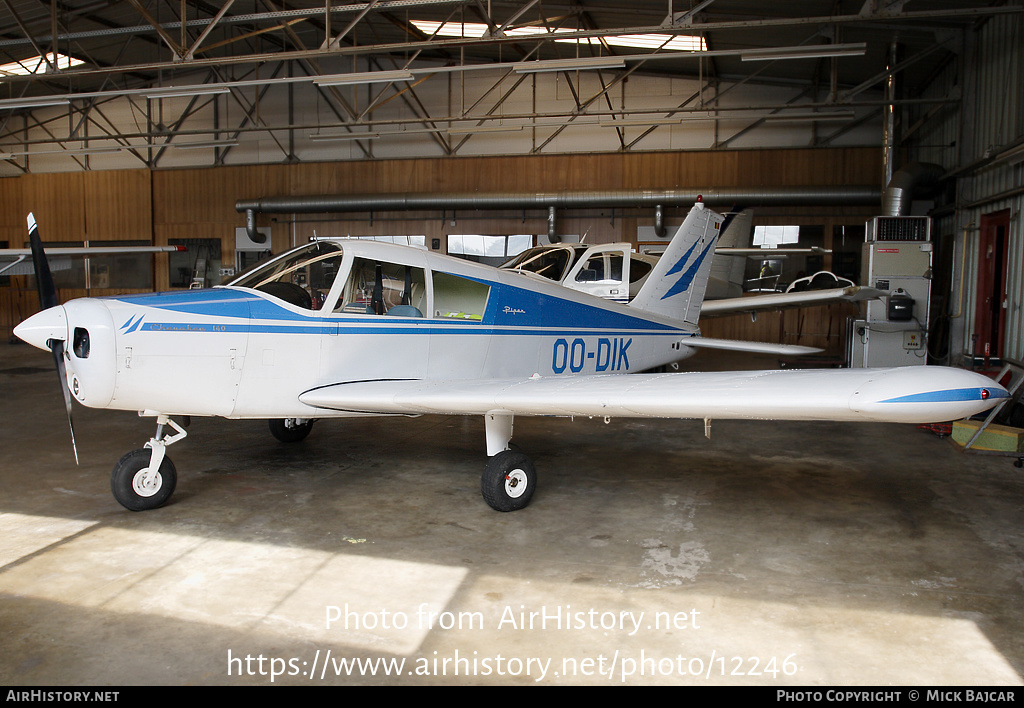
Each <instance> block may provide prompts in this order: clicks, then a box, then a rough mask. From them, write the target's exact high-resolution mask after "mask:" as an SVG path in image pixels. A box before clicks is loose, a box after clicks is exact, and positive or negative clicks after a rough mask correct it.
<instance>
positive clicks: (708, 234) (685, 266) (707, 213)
mask: <svg viewBox="0 0 1024 708" xmlns="http://www.w3.org/2000/svg"><path fill="white" fill-rule="evenodd" d="M723 221H724V219H723V217H722V216H721V215H719V214H716V213H715V212H713V211H711V210H710V209H707V208H705V206H704V204H703V203H702V202H699V201H698V202H697V203H696V204H694V206H693V208H692V209H690V213H689V214H687V215H686V219H685V220H684V221H683V224H682V226H680V227H679V230H678V231H676V235H675V236H673V237H672V242H671V243H669V245H668V248H667V249H666V250H665V253H664V254H663V255H662V256H661V260H659V261H658V264H657V265H656V266H655V267H654V270H653V271H651V274H650V275H649V276H648V278H647V282H646V283H644V286H643V287H642V288H641V289H640V292H639V293H637V295H636V297H635V298H633V301H632V302H631V303H630V306H631V307H635V308H637V309H638V310H644V311H645V312H652V313H654V314H657V315H664V316H665V317H671V318H672V319H675V320H683V321H685V322H689V323H691V324H697V318H698V317H699V315H700V306H701V304H702V303H703V302H704V291H705V290H706V289H707V285H708V276H709V274H710V272H711V261H712V258H713V257H714V255H715V243H716V241H717V240H718V235H719V233H720V229H721V226H722V222H723Z"/></svg>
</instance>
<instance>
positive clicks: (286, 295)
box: [228, 241, 344, 310]
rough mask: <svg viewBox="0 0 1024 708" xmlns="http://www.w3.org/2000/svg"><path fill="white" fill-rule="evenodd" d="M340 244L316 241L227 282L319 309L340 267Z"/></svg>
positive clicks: (305, 306)
mask: <svg viewBox="0 0 1024 708" xmlns="http://www.w3.org/2000/svg"><path fill="white" fill-rule="evenodd" d="M343 255H344V254H343V251H342V248H341V246H340V245H339V244H337V243H334V242H331V241H317V242H315V243H311V244H309V245H308V246H306V247H304V248H301V249H299V250H297V251H292V252H291V253H287V254H285V255H284V256H281V257H280V258H275V259H274V260H272V261H269V262H267V263H265V264H263V265H261V266H259V267H258V268H256V269H255V270H252V271H250V272H248V273H244V274H243V275H241V276H239V277H238V278H236V279H235V280H232V281H231V282H229V283H228V285H233V286H235V287H239V288H252V289H253V290H260V291H262V292H265V293H267V294H269V295H273V296H274V297H277V298H280V299H282V300H284V301H285V302H289V303H291V304H293V305H297V306H299V307H302V308H305V309H307V310H319V309H320V308H321V307H322V306H323V304H324V300H325V298H326V297H327V293H328V292H330V290H331V286H332V285H333V284H334V279H335V278H336V277H337V276H338V272H339V271H340V269H341V259H342V256H343Z"/></svg>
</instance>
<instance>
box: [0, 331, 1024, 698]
mask: <svg viewBox="0 0 1024 708" xmlns="http://www.w3.org/2000/svg"><path fill="white" fill-rule="evenodd" d="M713 361H720V359H718V358H717V355H716V357H715V358H712V359H707V360H705V366H707V365H709V364H710V362H713ZM696 363H697V364H698V365H700V364H701V361H700V360H699V359H698V360H696ZM50 367H51V362H50V360H49V357H48V356H47V355H46V354H43V353H40V352H38V351H35V350H32V349H29V348H28V347H27V346H9V345H0V390H2V393H3V403H2V408H0V430H2V431H3V438H2V441H3V442H2V446H0V447H2V455H3V463H2V465H0V489H2V494H0V636H2V637H3V651H0V683H3V684H6V685H41V684H45V685H64V686H69V685H76V684H77V685H136V684H236V685H240V684H270V683H271V682H273V683H275V684H304V685H309V684H313V685H318V684H367V683H376V684H399V683H401V684H473V683H483V684H509V685H511V684H524V685H529V684H534V683H540V684H591V685H593V684H596V685H605V684H614V685H618V684H621V683H627V684H692V685H706V684H711V685H721V684H733V685H735V684H745V685H767V686H787V685H801V686H806V685H815V686H825V685H856V684H861V685H889V684H896V685H901V684H902V685H907V684H912V685H917V686H935V685H977V684H983V685H1020V684H1021V683H1022V680H1021V677H1022V675H1024V475H1022V473H1021V471H1020V470H1018V469H1016V468H1015V467H1013V466H1012V465H1011V464H1010V460H1009V459H1007V458H1003V457H993V456H980V455H965V454H963V453H961V452H958V451H957V450H955V449H954V448H953V447H952V445H951V443H950V442H949V441H947V440H943V439H939V438H937V437H935V436H933V435H932V434H930V433H926V432H922V431H919V430H917V429H915V428H914V427H913V426H895V425H850V424H827V423H826V424H790V423H754V422H751V423H746V422H742V423H740V422H726V421H723V422H716V423H714V425H713V430H712V439H711V440H710V441H707V440H705V439H704V436H703V433H704V430H703V425H702V423H701V422H699V421H655V422H636V421H625V420H614V421H612V422H611V423H610V424H607V425H606V424H605V423H604V422H603V421H601V420H575V421H571V420H562V419H527V418H521V419H518V420H517V421H516V442H517V443H518V444H519V445H520V446H521V447H522V448H523V449H524V450H525V451H527V452H529V454H531V455H532V456H533V458H534V460H535V463H536V465H537V468H538V471H539V474H540V487H539V488H538V491H537V494H536V496H535V497H534V500H533V503H532V504H531V506H530V507H528V508H527V509H525V510H523V511H520V512H516V513H512V514H500V513H497V512H494V511H492V510H490V509H489V508H488V507H487V506H486V505H485V504H484V502H483V501H482V500H481V498H480V493H479V481H478V479H479V473H480V471H481V469H482V465H483V461H484V460H483V425H482V421H480V420H476V419H464V418H457V417H452V418H448V417H425V418H418V419H376V420H374V419H362V420H353V421H327V422H321V423H318V424H317V427H316V428H315V429H314V432H313V434H312V435H311V436H310V437H309V438H308V439H307V440H306V441H305V442H303V443H300V444H297V445H291V446H288V445H282V444H280V443H277V442H276V441H275V440H274V439H273V438H272V437H271V436H270V434H269V432H268V431H267V427H266V424H265V423H262V422H251V421H242V422H237V421H235V422H233V421H224V420H215V419H196V420H193V423H192V426H191V428H190V429H189V432H190V437H189V439H188V440H186V441H184V442H182V443H180V444H179V445H177V446H175V447H172V448H171V450H170V456H171V457H172V458H173V460H174V462H175V464H176V466H177V469H178V474H179V480H178V490H177V492H176V494H175V496H174V497H173V498H172V499H171V502H170V503H169V505H168V506H166V507H164V508H162V509H158V510H155V511H149V512H143V513H132V512H129V511H126V510H124V509H122V508H121V507H120V506H119V505H118V504H117V503H116V502H115V501H114V499H113V498H112V497H111V495H110V489H109V473H110V469H111V467H112V466H113V464H114V463H115V462H116V461H117V459H118V458H119V457H120V456H121V455H122V454H123V453H125V452H127V451H129V450H131V449H134V448H137V447H141V445H142V443H144V442H145V441H146V440H147V439H148V438H149V437H150V436H151V435H152V434H153V423H152V421H151V419H140V418H138V417H137V416H135V415H134V414H130V413H119V412H107V411H92V410H86V409H83V408H81V407H76V409H75V416H76V431H77V436H78V448H79V454H80V456H81V465H80V466H78V467H76V466H75V464H74V461H73V458H72V454H71V449H70V443H69V436H68V431H67V426H66V422H65V420H64V413H63V402H62V399H61V396H60V393H59V390H58V387H57V383H56V377H55V375H54V373H53V372H52V370H51V368H50ZM171 383H173V382H171ZM545 615H546V617H545ZM531 619H532V623H533V624H532V628H531V627H530V622H531ZM524 625H525V626H524ZM350 660H360V661H376V660H379V661H377V663H369V664H368V663H363V664H362V665H354V666H353V665H351V664H347V663H345V662H348V661H350ZM374 671H375V672H376V673H375V675H374ZM389 671H390V672H391V675H388V674H387V672H389ZM396 672H397V673H398V674H399V675H397V676H396V675H394V674H395V673H396Z"/></svg>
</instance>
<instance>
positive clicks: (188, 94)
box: [143, 85, 231, 100]
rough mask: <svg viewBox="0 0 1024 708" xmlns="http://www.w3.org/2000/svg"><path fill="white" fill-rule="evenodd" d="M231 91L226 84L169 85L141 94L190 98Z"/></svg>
mask: <svg viewBox="0 0 1024 708" xmlns="http://www.w3.org/2000/svg"><path fill="white" fill-rule="evenodd" d="M229 91H231V89H230V88H228V87H227V86H206V85H203V86H169V87H167V88H166V89H160V88H153V89H149V90H147V91H146V92H145V93H143V95H144V96H145V97H146V98H150V99H154V100H155V99H158V98H192V97H193V96H210V95H213V94H218V93H228V92H229Z"/></svg>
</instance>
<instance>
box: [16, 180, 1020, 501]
mask: <svg viewBox="0 0 1024 708" xmlns="http://www.w3.org/2000/svg"><path fill="white" fill-rule="evenodd" d="M723 221H724V219H723V217H722V216H721V215H719V214H716V213H715V212H713V211H711V210H710V209H707V208H705V206H704V204H703V203H701V202H700V201H699V200H698V202H697V204H695V205H694V207H693V208H692V209H691V210H690V212H689V213H688V215H687V216H686V218H685V220H684V222H683V224H682V225H681V226H680V227H679V230H678V231H677V232H676V234H675V236H674V237H673V239H672V241H671V243H670V245H669V246H668V248H667V250H666V252H665V254H664V255H663V256H662V258H661V259H660V260H659V261H658V264H657V265H656V266H655V267H654V269H653V270H652V272H651V274H650V276H649V277H648V279H647V282H646V283H645V284H644V286H643V288H642V289H641V290H640V292H639V293H637V295H636V297H635V298H633V300H632V301H631V302H630V303H629V304H622V303H616V302H611V301H609V300H606V299H602V298H600V297H597V296H594V295H588V294H586V293H581V292H577V291H574V290H571V289H568V288H565V287H562V286H561V285H558V284H557V283H553V282H543V281H541V280H540V279H537V278H534V277H528V276H526V275H522V274H518V273H516V272H514V271H509V270H498V269H495V268H491V267H488V266H483V265H480V264H476V263H472V262H468V261H465V260H460V259H456V258H452V257H449V256H445V255H441V254H436V253H431V252H429V251H425V250H421V249H417V248H411V247H407V246H396V245H393V244H386V243H379V242H373V241H359V240H337V241H335V240H318V241H314V242H312V243H310V244H307V245H303V246H300V247H298V248H296V249H294V250H291V251H289V252H287V253H285V254H283V255H281V256H279V257H277V258H274V259H273V260H270V261H268V262H266V263H265V264H262V265H260V266H258V267H257V268H256V269H255V270H253V271H251V272H249V273H245V274H243V275H241V276H239V277H238V278H236V279H234V280H233V281H231V282H229V283H228V284H227V285H224V286H221V287H216V288H212V289H208V290H192V291H177V292H170V293H154V294H150V295H135V296H116V297H109V298H98V299H94V298H84V299H77V300H72V301H70V302H68V303H67V304H65V305H57V304H56V295H55V292H54V290H53V286H52V280H50V278H49V273H48V270H46V271H45V272H43V271H44V270H45V258H44V256H43V250H42V246H41V244H39V237H38V234H37V233H36V229H35V224H34V220H33V219H32V217H31V216H30V217H29V230H30V237H31V241H32V243H33V245H34V246H35V247H36V250H37V252H38V253H37V256H36V260H37V261H38V262H37V264H36V271H37V273H41V275H40V277H39V278H38V283H39V289H40V298H41V301H42V303H43V307H44V309H43V311H41V312H40V313H38V314H36V315H33V316H32V317H30V318H28V319H27V320H25V321H24V322H22V323H21V324H20V325H18V327H17V328H16V329H15V333H16V334H17V336H19V337H20V338H22V339H24V340H25V341H26V342H29V343H30V344H33V345H35V346H37V347H39V348H41V349H49V350H51V351H52V352H53V353H54V358H55V360H56V362H57V366H58V371H59V372H60V375H61V378H62V381H63V385H64V390H65V400H66V404H67V408H68V417H69V422H70V420H71V397H72V396H73V397H74V398H76V399H77V400H78V401H79V402H80V403H82V404H84V405H86V406H89V407H93V408H114V409H119V410H136V411H139V412H140V414H141V415H146V416H154V417H155V418H156V422H157V432H156V435H155V436H154V437H153V438H152V439H151V440H150V441H149V443H147V444H146V446H145V447H144V448H141V449H139V450H135V451H133V452H129V453H128V454H126V455H125V456H124V457H123V458H122V459H121V460H120V462H118V463H117V465H116V466H115V467H114V470H113V472H112V474H111V488H112V490H113V493H114V496H115V497H116V499H117V500H118V501H119V502H120V503H121V504H122V505H123V506H125V507H127V508H128V509H132V510H143V509H151V508H155V507H158V506H160V505H162V504H163V503H165V502H166V501H167V499H168V498H169V497H170V495H171V493H172V492H173V490H174V486H175V483H176V480H177V474H176V472H175V469H174V466H173V464H172V463H171V461H170V459H169V458H168V457H167V456H166V454H165V452H166V448H167V447H168V446H169V445H171V444H174V443H176V442H178V441H180V440H181V439H182V438H184V437H185V434H186V433H185V430H184V428H183V427H182V425H181V424H179V422H177V421H176V420H175V417H181V416H223V417H225V418H237V419H242V418H264V419H269V420H270V428H271V431H272V432H273V433H274V435H275V436H276V437H277V438H279V439H281V440H284V441H296V440H301V439H303V438H304V437H305V436H306V435H307V434H308V433H309V431H310V428H311V426H312V425H313V422H314V421H315V420H316V419H320V418H328V417H344V416H356V415H374V414H376V415H422V414H428V413H434V414H446V415H453V414H454V415H479V416H482V417H483V419H484V424H485V438H486V447H487V455H488V456H489V461H488V462H487V464H486V467H485V469H484V472H483V475H482V478H481V491H482V493H483V497H484V500H485V501H486V502H487V503H488V504H489V505H490V506H491V507H493V508H494V509H497V510H499V511H512V510H516V509H521V508H523V507H525V506H526V505H527V504H528V503H529V501H530V498H531V496H532V495H533V492H534V489H535V487H536V483H537V478H536V473H535V470H534V466H533V463H532V462H531V461H530V459H529V457H527V455H526V454H524V453H523V452H521V451H519V450H516V449H514V448H511V447H510V441H511V438H512V421H513V417H514V416H516V415H530V416H566V417H568V416H598V417H603V418H606V419H607V418H613V417H629V418H644V417H667V418H694V419H698V420H699V419H704V420H705V422H706V424H707V422H708V421H710V420H711V419H715V418H724V419H775V420H834V421H885V422H901V423H929V422H939V421H949V420H954V419H958V418H962V417H965V416H971V415H974V414H977V413H979V412H982V411H984V410H987V409H988V408H991V407H992V406H993V405H994V404H995V403H996V402H997V401H998V400H999V399H1000V398H1004V397H1006V396H1007V393H1006V390H1005V389H1003V388H1002V387H1001V386H1000V385H998V384H997V383H995V382H993V381H992V380H990V379H988V378H986V377H984V376H982V375H980V374H977V373H974V372H970V371H966V370H962V369H955V368H945V367H925V366H920V367H910V368H902V369H846V370H828V371H822V370H782V371H740V372H714V373H695V372H690V373H667V374H665V373H662V374H656V373H635V372H643V371H645V370H650V369H653V368H656V367H661V366H664V365H666V364H670V363H672V362H676V361H679V360H681V359H684V358H686V357H687V356H689V355H691V354H693V353H694V352H695V350H697V349H699V348H702V347H710V348H717V349H731V350H739V351H751V352H767V353H780V354H782V353H784V354H798V353H808V352H810V351H816V350H811V349H809V348H807V347H794V346H786V345H771V344H758V343H753V342H737V341H729V340H718V339H709V338H704V337H701V336H700V331H699V329H698V327H697V319H698V315H699V313H700V308H701V303H702V300H703V297H704V291H705V288H706V286H707V281H708V273H709V270H710V266H711V259H712V255H713V252H714V248H715V242H716V240H717V237H718V235H719V233H720V231H721V229H722V228H723ZM168 428H170V429H171V432H169V433H168ZM73 435H74V428H73V426H72V437H73Z"/></svg>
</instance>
